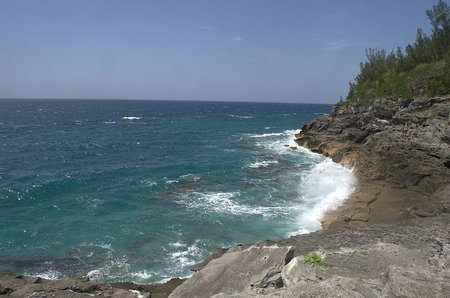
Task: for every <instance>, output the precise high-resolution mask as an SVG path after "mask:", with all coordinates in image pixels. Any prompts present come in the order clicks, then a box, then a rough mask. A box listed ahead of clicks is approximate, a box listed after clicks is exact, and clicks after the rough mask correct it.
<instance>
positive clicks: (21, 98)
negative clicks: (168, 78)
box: [0, 97, 337, 105]
mask: <svg viewBox="0 0 450 298" xmlns="http://www.w3.org/2000/svg"><path fill="white" fill-rule="evenodd" d="M0 100H86V101H89V100H91V101H94V100H117V101H120V100H122V101H171V102H228V103H271V104H277V103H286V104H312V105H314V104H315V105H335V104H336V103H337V102H336V103H317V102H294V101H258V100H243V101H237V100H233V99H232V100H215V99H147V98H69V97H0Z"/></svg>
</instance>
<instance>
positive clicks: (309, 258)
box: [304, 252, 328, 267]
mask: <svg viewBox="0 0 450 298" xmlns="http://www.w3.org/2000/svg"><path fill="white" fill-rule="evenodd" d="M304 261H305V263H307V264H310V265H313V266H322V267H325V266H327V265H328V264H327V262H326V261H325V259H324V258H323V257H322V256H321V255H319V254H318V253H317V252H310V253H309V254H307V255H306V256H305V258H304Z"/></svg>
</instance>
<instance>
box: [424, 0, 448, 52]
mask: <svg viewBox="0 0 450 298" xmlns="http://www.w3.org/2000/svg"><path fill="white" fill-rule="evenodd" d="M426 14H427V16H428V18H429V19H430V22H431V26H432V27H433V29H432V32H433V36H432V38H433V51H434V53H435V55H436V59H443V58H444V57H445V55H446V54H447V50H448V45H449V43H450V9H449V7H448V5H447V2H445V1H444V0H439V2H438V3H437V4H436V5H433V7H432V8H431V9H429V10H427V11H426Z"/></svg>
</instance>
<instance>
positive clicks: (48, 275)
mask: <svg viewBox="0 0 450 298" xmlns="http://www.w3.org/2000/svg"><path fill="white" fill-rule="evenodd" d="M31 276H34V277H40V278H44V279H49V280H55V279H59V278H61V277H63V275H62V274H61V272H59V271H56V270H49V271H46V272H40V273H36V274H32V275H31Z"/></svg>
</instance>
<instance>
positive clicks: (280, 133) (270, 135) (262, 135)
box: [248, 132, 284, 138]
mask: <svg viewBox="0 0 450 298" xmlns="http://www.w3.org/2000/svg"><path fill="white" fill-rule="evenodd" d="M282 135H284V133H283V132H273V133H263V134H249V135H248V136H249V137H250V138H267V137H275V136H282Z"/></svg>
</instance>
